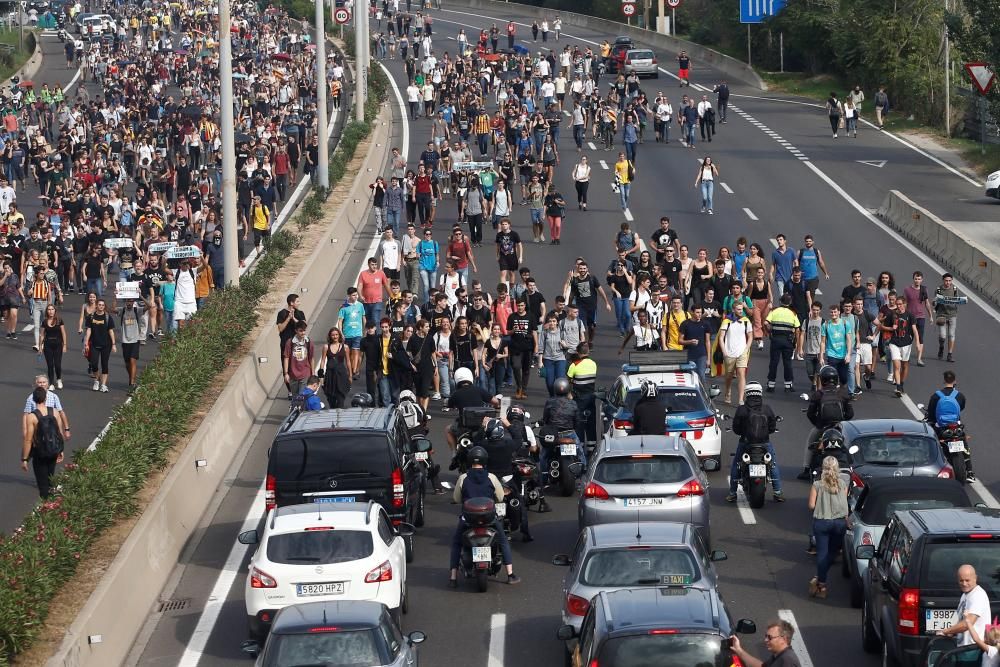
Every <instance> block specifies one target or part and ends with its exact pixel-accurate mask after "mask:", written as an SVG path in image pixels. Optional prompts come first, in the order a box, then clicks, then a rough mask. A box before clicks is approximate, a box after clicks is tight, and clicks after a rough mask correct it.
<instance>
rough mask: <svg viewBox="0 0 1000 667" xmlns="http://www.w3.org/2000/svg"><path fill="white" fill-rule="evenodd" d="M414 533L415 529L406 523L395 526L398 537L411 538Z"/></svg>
mask: <svg viewBox="0 0 1000 667" xmlns="http://www.w3.org/2000/svg"><path fill="white" fill-rule="evenodd" d="M416 532H417V529H416V528H414V527H413V526H412V525H411V524H408V523H401V524H399V525H398V526H396V534H397V535H399V536H400V537H413V536H414V535H415V534H416Z"/></svg>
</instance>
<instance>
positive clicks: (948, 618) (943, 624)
mask: <svg viewBox="0 0 1000 667" xmlns="http://www.w3.org/2000/svg"><path fill="white" fill-rule="evenodd" d="M957 622H958V615H957V613H956V612H955V610H954V609H927V610H926V611H925V613H924V632H926V633H927V634H929V635H930V634H934V633H935V632H937V631H938V630H944V629H945V628H948V627H951V626H952V625H954V624H955V623H957Z"/></svg>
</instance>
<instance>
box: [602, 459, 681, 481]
mask: <svg viewBox="0 0 1000 667" xmlns="http://www.w3.org/2000/svg"><path fill="white" fill-rule="evenodd" d="M690 477H691V466H690V465H688V462H687V461H686V460H685V459H683V458H681V457H680V456H655V455H654V456H651V455H648V454H646V455H634V456H614V457H608V458H604V459H601V460H600V461H599V462H598V463H597V469H596V470H595V471H594V481H595V482H604V483H605V484H676V483H677V482H683V481H684V480H686V479H688V478H690Z"/></svg>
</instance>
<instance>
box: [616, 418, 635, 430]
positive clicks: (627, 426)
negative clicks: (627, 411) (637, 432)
mask: <svg viewBox="0 0 1000 667" xmlns="http://www.w3.org/2000/svg"><path fill="white" fill-rule="evenodd" d="M615 429H617V430H619V431H631V430H632V420H630V419H616V420H615Z"/></svg>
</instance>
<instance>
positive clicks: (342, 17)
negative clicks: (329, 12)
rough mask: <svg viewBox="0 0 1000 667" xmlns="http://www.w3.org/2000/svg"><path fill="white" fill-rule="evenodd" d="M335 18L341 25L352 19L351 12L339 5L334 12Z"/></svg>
mask: <svg viewBox="0 0 1000 667" xmlns="http://www.w3.org/2000/svg"><path fill="white" fill-rule="evenodd" d="M333 20H334V21H336V22H337V23H338V24H340V25H344V24H345V23H347V22H348V21H350V20H351V13H350V12H349V11H347V10H346V9H344V8H343V7H338V8H337V10H336V11H335V12H334V13H333Z"/></svg>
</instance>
